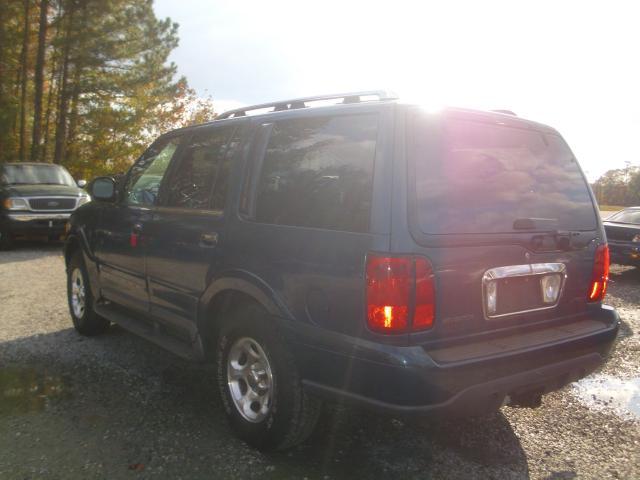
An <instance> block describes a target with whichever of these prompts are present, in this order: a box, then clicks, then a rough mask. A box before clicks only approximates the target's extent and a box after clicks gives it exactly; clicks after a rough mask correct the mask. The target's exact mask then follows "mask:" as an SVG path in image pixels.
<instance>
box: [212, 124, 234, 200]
mask: <svg viewBox="0 0 640 480" xmlns="http://www.w3.org/2000/svg"><path fill="white" fill-rule="evenodd" d="M240 143H241V133H240V129H238V131H237V132H236V134H235V135H234V136H233V138H232V139H231V140H230V141H229V143H228V144H227V145H226V147H225V148H224V150H225V154H224V155H222V156H221V158H220V166H219V167H218V175H217V176H216V182H215V186H214V187H213V195H212V198H211V206H212V207H213V208H214V209H215V210H224V205H225V201H226V199H227V191H228V190H229V188H228V187H229V176H230V175H231V163H232V162H233V157H234V155H235V151H236V149H237V148H238V147H239V146H240Z"/></svg>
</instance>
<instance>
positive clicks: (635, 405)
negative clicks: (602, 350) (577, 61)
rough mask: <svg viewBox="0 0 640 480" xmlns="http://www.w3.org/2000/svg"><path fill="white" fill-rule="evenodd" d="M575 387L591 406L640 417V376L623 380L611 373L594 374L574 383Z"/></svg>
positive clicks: (636, 417) (576, 391) (578, 394)
mask: <svg viewBox="0 0 640 480" xmlns="http://www.w3.org/2000/svg"><path fill="white" fill-rule="evenodd" d="M573 389H574V393H575V394H576V395H577V396H578V398H580V400H581V401H582V402H583V403H584V404H586V405H587V406H589V407H592V408H595V409H597V410H612V411H613V412H614V413H616V414H618V415H620V416H622V417H624V418H635V419H640V377H635V378H630V379H626V380H623V379H620V378H616V377H613V376H611V375H594V376H591V377H587V378H585V379H582V380H580V381H579V382H576V383H574V384H573Z"/></svg>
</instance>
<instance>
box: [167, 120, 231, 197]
mask: <svg viewBox="0 0 640 480" xmlns="http://www.w3.org/2000/svg"><path fill="white" fill-rule="evenodd" d="M230 134H231V128H215V129H207V130H204V131H198V132H196V133H194V134H193V136H192V137H191V139H190V140H189V143H188V144H187V146H186V147H185V148H184V153H183V154H182V155H181V159H180V164H179V166H178V169H177V171H176V173H174V175H173V177H172V179H171V184H170V185H169V188H168V200H167V205H168V206H170V207H177V208H190V209H198V210H206V209H209V208H213V209H222V207H223V206H224V203H223V202H221V203H220V204H218V203H217V202H216V205H215V206H213V205H212V206H210V199H211V196H212V190H213V186H214V183H215V182H216V178H217V176H218V174H219V172H220V168H221V164H222V163H223V160H224V158H225V156H226V155H225V154H226V142H227V140H228V138H229V135H230Z"/></svg>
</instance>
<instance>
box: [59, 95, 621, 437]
mask: <svg viewBox="0 0 640 480" xmlns="http://www.w3.org/2000/svg"><path fill="white" fill-rule="evenodd" d="M332 100H333V101H337V102H339V103H338V104H337V105H326V102H329V101H332ZM323 102H324V103H325V105H322V106H320V105H318V104H319V103H320V104H322V103H323ZM261 109H262V110H263V111H264V110H267V112H268V113H262V114H257V115H251V114H252V113H256V111H258V112H259V111H260V110H261ZM90 192H91V194H92V196H93V198H94V201H93V202H91V203H90V204H88V205H85V206H83V207H82V208H80V209H78V211H77V212H75V213H74V214H73V215H72V218H71V231H70V235H69V238H68V240H67V243H66V248H65V258H66V264H67V274H68V297H69V307H70V311H71V317H72V320H73V323H74V326H75V328H76V329H77V330H78V331H79V332H80V333H81V334H84V335H95V334H99V333H102V332H104V331H105V330H106V329H107V328H108V326H109V323H110V322H115V323H118V324H120V325H122V326H123V327H125V328H127V329H129V330H131V331H132V332H134V333H136V334H138V335H141V336H142V337H145V338H147V339H149V340H151V341H153V342H155V343H157V344H158V345H161V346H163V347H166V348H167V349H168V350H171V351H172V352H175V353H177V354H178V355H181V356H182V357H185V358H191V359H195V360H202V361H214V362H215V364H216V365H217V367H216V372H217V373H216V375H217V378H216V382H217V384H218V387H219V390H220V394H221V397H222V401H223V405H224V409H225V411H226V414H227V415H228V417H229V420H230V422H231V425H232V426H233V428H234V429H235V431H236V432H237V433H238V435H239V436H240V437H241V438H242V439H244V440H245V441H247V442H248V443H250V444H251V445H254V446H256V447H258V448H261V449H283V448H287V447H290V446H292V445H295V444H296V443H298V442H301V441H302V440H304V439H305V438H306V436H307V435H308V434H309V433H310V432H311V431H312V430H313V428H314V425H315V423H316V420H317V418H318V412H319V409H320V405H321V402H322V399H332V400H337V401H340V402H352V403H355V404H358V405H361V406H365V407H370V408H373V409H377V410H380V411H383V412H391V413H394V414H399V415H435V416H441V415H448V414H453V415H458V414H462V415H472V414H476V413H483V412H488V411H495V410H497V409H498V408H500V407H501V406H502V405H505V404H508V405H514V406H530V407H534V406H537V405H539V403H540V399H541V395H542V394H544V393H547V392H550V391H552V390H556V389H559V388H561V387H562V386H563V385H566V384H567V383H569V382H572V381H574V380H577V379H579V378H581V377H583V376H585V375H587V374H588V373H590V372H591V371H593V370H594V369H596V368H597V367H598V366H600V365H601V364H602V362H603V361H604V359H605V358H606V356H607V353H608V352H609V349H610V348H611V345H612V343H613V341H614V339H615V337H616V333H617V331H618V326H619V317H618V315H617V313H616V311H615V310H614V309H613V308H612V307H610V306H607V305H604V304H603V303H602V301H603V298H604V296H605V292H606V289H607V281H608V265H609V262H608V249H607V245H606V242H605V234H604V229H603V227H602V223H601V221H600V218H599V215H598V213H597V211H596V207H595V202H594V198H593V195H592V193H591V191H590V189H589V187H588V184H587V182H586V181H585V177H584V175H583V173H582V171H581V170H580V167H579V166H578V163H577V161H576V160H575V158H574V156H573V154H572V153H571V150H570V149H569V147H568V146H567V144H566V143H565V142H564V140H563V139H562V137H561V136H560V135H559V134H558V133H557V132H556V131H555V130H554V129H552V128H550V127H547V126H545V125H542V124H539V123H535V122H532V121H528V120H524V119H521V118H518V117H516V116H514V115H510V114H504V113H495V112H480V111H472V110H463V109H446V110H443V111H442V112H439V113H428V112H426V111H424V110H423V109H421V108H419V107H417V106H415V105H408V104H403V103H401V102H399V101H397V100H395V99H393V97H390V96H385V94H384V93H380V92H365V93H354V94H347V95H333V96H326V97H313V98H304V99H296V100H289V101H282V102H277V103H275V104H263V105H256V106H253V107H247V108H243V109H239V110H234V111H230V112H227V113H225V114H223V115H221V116H220V117H218V119H217V120H215V121H213V122H210V123H206V124H204V125H199V126H194V127H189V128H184V129H181V130H176V131H173V132H169V133H167V134H165V135H162V136H161V137H160V138H158V139H157V140H156V141H155V142H154V143H153V144H152V145H151V146H150V147H149V149H148V150H147V151H146V152H145V153H144V154H143V155H142V156H141V157H140V158H139V159H138V161H137V162H135V164H134V165H133V166H132V167H131V169H130V171H129V172H128V174H127V175H126V177H125V178H124V180H123V181H122V182H116V181H115V180H114V179H112V178H108V177H101V178H98V179H96V180H95V181H94V182H93V183H92V185H91V188H90Z"/></svg>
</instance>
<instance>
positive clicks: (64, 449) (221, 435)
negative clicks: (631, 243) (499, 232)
mask: <svg viewBox="0 0 640 480" xmlns="http://www.w3.org/2000/svg"><path fill="white" fill-rule="evenodd" d="M639 286H640V270H635V269H628V268H614V269H613V273H612V283H611V287H610V293H609V296H608V302H609V303H611V304H613V305H615V306H616V307H617V308H618V309H619V311H620V314H621V315H622V318H623V320H624V325H623V329H622V331H621V335H620V338H619V341H618V344H617V348H616V350H615V351H614V353H613V354H612V358H611V359H610V361H609V363H608V364H607V365H606V366H605V367H604V368H603V370H602V372H600V373H599V374H596V375H594V376H593V377H592V383H594V382H595V383H598V382H600V383H602V382H605V381H607V380H611V379H615V380H616V381H617V382H618V383H619V384H625V383H624V382H634V381H637V380H638V379H640V336H639V332H640V315H639V314H640V288H639ZM581 385H582V384H581ZM585 385H586V386H585ZM585 385H582V386H579V385H573V386H569V387H567V388H565V389H564V390H563V391H561V392H557V393H554V394H551V395H548V396H547V397H545V400H544V402H543V406H542V407H541V408H539V409H536V410H520V409H518V410H516V409H510V408H504V409H502V411H501V412H500V413H497V414H495V415H491V416H488V417H482V418H476V419H469V420H456V421H452V420H450V421H442V422H416V423H411V424H407V423H403V422H402V421H400V420H397V419H393V418H390V417H383V416H376V415H372V414H367V413H364V412H359V411H355V410H335V409H333V410H329V411H328V412H327V413H326V414H325V418H324V419H323V421H322V426H321V428H320V429H319V431H318V432H316V433H315V434H314V436H313V437H312V438H311V439H310V440H309V441H308V442H307V443H306V444H305V445H303V446H301V447H299V448H297V449H295V450H293V451H290V452H287V453H283V454H277V455H264V454H261V453H258V452H255V451H253V450H251V449H250V448H248V447H246V446H245V445H244V444H243V443H241V442H240V441H238V440H236V439H235V438H234V437H233V435H232V434H231V432H230V431H229V428H228V427H227V425H226V423H225V419H224V416H223V413H222V408H221V406H220V404H219V401H218V399H217V397H216V392H215V391H214V387H213V381H212V372H211V371H210V369H209V368H207V367H203V366H199V365H193V364H189V363H187V362H185V361H182V360H180V359H179V358H177V357H174V356H173V355H171V354H168V353H165V352H164V351H163V350H161V349H160V348H158V347H155V346H154V345H151V344H149V343H147V342H145V341H144V340H142V339H139V338H137V337H135V336H134V335H132V334H129V333H127V332H125V331H124V330H122V329H121V328H118V327H113V328H112V329H111V330H110V331H109V333H107V334H106V335H104V336H101V337H97V338H91V339H88V338H83V337H81V336H79V335H77V334H76V333H75V332H74V331H73V329H72V328H71V322H70V319H69V315H68V313H67V306H66V300H65V274H64V266H63V260H62V257H61V255H60V247H59V246H43V245H26V246H22V247H20V248H18V249H17V250H15V251H12V252H2V253H0V479H30V478H47V479H65V480H67V479H93V478H106V479H132V478H140V479H143V478H170V479H180V478H183V479H200V478H203V479H204V478H211V479H213V478H215V479H220V478H242V479H247V478H278V479H281V478H309V479H312V478H313V479H316V478H317V479H333V478H402V479H409V478H437V479H440V478H460V479H470V478H500V479H509V478H514V479H515V478H517V479H520V478H536V479H572V478H598V479H600V478H640V419H639V418H638V417H637V416H633V408H634V407H633V405H635V404H638V403H640V394H638V392H637V391H636V392H635V395H636V397H633V395H634V393H633V391H631V393H630V394H628V395H626V396H625V395H622V396H617V397H616V398H615V399H614V398H613V397H614V396H615V395H613V394H612V395H611V398H609V399H608V398H606V396H604V397H603V396H602V394H601V393H602V392H600V393H598V394H590V393H589V391H590V390H589V388H590V387H589V385H590V384H585ZM604 385H609V384H607V383H605V384H604ZM625 385H633V383H629V384H625ZM607 388H609V387H607ZM611 393H615V392H611ZM627 393H628V392H627ZM627 397H628V398H627ZM613 400H615V401H613ZM634 402H635V403H634ZM638 413H640V412H638Z"/></svg>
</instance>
